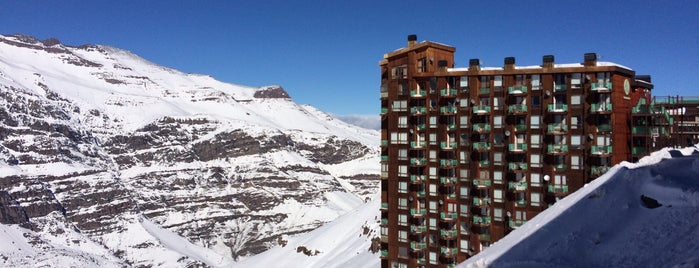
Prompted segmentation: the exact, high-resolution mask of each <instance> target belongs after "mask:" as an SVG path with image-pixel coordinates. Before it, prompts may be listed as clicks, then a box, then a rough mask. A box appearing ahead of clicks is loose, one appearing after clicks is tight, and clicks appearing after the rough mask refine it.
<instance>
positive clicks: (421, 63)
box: [417, 58, 427, 73]
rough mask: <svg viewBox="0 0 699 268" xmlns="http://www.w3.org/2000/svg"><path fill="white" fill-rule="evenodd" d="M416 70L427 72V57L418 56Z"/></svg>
mask: <svg viewBox="0 0 699 268" xmlns="http://www.w3.org/2000/svg"><path fill="white" fill-rule="evenodd" d="M417 72H418V73H424V72H427V58H420V59H418V60H417Z"/></svg>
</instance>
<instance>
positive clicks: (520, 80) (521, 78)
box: [515, 74, 526, 86]
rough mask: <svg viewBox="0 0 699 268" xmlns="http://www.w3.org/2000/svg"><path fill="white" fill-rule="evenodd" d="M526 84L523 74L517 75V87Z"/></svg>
mask: <svg viewBox="0 0 699 268" xmlns="http://www.w3.org/2000/svg"><path fill="white" fill-rule="evenodd" d="M525 82H526V80H525V79H524V75H523V74H518V75H515V86H522V85H524V83H525Z"/></svg>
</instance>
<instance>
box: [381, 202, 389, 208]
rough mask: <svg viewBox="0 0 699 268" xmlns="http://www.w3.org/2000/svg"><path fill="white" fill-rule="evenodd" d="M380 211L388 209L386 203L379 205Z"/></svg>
mask: <svg viewBox="0 0 699 268" xmlns="http://www.w3.org/2000/svg"><path fill="white" fill-rule="evenodd" d="M381 209H382V210H386V209H388V203H386V202H384V203H381Z"/></svg>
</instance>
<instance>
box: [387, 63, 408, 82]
mask: <svg viewBox="0 0 699 268" xmlns="http://www.w3.org/2000/svg"><path fill="white" fill-rule="evenodd" d="M406 69H408V65H407V64H406V65H401V66H398V67H393V68H392V69H391V74H392V75H391V78H393V79H405V78H408V72H406Z"/></svg>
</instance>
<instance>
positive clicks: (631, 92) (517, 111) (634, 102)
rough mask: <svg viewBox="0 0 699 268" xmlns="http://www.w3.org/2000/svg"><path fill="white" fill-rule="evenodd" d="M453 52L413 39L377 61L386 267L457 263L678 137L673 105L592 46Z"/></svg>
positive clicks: (641, 78) (645, 81)
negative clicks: (487, 57)
mask: <svg viewBox="0 0 699 268" xmlns="http://www.w3.org/2000/svg"><path fill="white" fill-rule="evenodd" d="M454 51H455V48H454V47H451V46H447V45H444V44H439V43H435V42H429V41H424V42H419V43H418V42H417V37H416V36H415V35H411V36H409V37H408V46H407V47H405V48H401V49H398V50H395V51H393V52H390V53H388V54H386V55H384V59H383V60H381V61H380V62H379V65H380V67H381V97H380V99H381V129H382V132H381V139H382V141H381V142H382V143H381V152H382V154H381V157H382V158H381V200H382V204H381V205H382V206H381V242H382V251H381V258H382V262H381V263H382V267H422V266H424V267H445V266H446V267H449V266H453V265H455V264H457V263H459V262H461V261H463V260H465V259H466V258H468V257H469V256H472V255H474V254H476V253H478V252H480V251H482V250H483V249H484V248H485V247H488V246H489V245H490V244H491V243H493V242H495V241H497V240H498V239H501V238H502V237H503V236H505V235H506V234H507V233H509V232H510V231H512V230H514V229H515V228H517V227H519V226H521V225H522V224H524V223H525V222H526V221H527V220H528V219H531V218H532V217H534V216H536V215H537V214H538V213H539V212H541V211H543V210H544V209H546V208H547V207H548V206H549V205H551V204H553V203H555V202H556V200H558V199H559V198H561V197H563V196H565V195H567V194H569V193H571V192H573V191H575V190H576V189H579V188H581V187H582V186H583V185H584V184H585V183H588V182H590V181H591V180H593V179H595V178H597V177H599V176H601V175H602V174H604V173H605V172H606V171H607V170H608V169H609V168H610V167H611V166H613V165H614V164H617V163H619V162H621V161H630V160H633V159H634V158H636V157H640V156H642V155H644V154H647V153H648V152H649V151H650V150H652V148H656V147H658V146H661V145H664V144H666V143H672V139H673V137H672V135H670V134H671V131H673V127H675V126H674V124H675V123H676V121H675V120H673V118H672V116H671V115H672V114H671V113H670V112H671V111H672V108H663V107H666V105H661V103H660V101H659V100H655V99H653V98H651V97H650V90H651V89H652V88H653V85H652V84H651V83H650V77H649V76H636V74H635V72H634V71H633V70H632V69H629V68H628V67H625V66H622V65H618V64H614V63H609V62H600V61H598V60H597V55H596V54H594V53H588V54H585V55H584V58H583V62H582V63H573V64H558V63H556V62H555V60H554V56H552V55H547V56H543V59H542V63H541V65H536V66H518V65H516V63H515V58H513V57H508V58H505V59H504V65H503V66H502V67H495V68H493V67H483V66H481V63H480V61H479V60H478V59H471V60H470V61H469V66H468V67H464V68H455V67H454ZM694 106H697V105H694ZM675 110H676V109H675ZM692 120H694V118H692ZM697 121H699V118H697ZM697 134H699V133H697ZM692 137H693V139H694V141H697V136H696V135H694V136H692Z"/></svg>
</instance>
